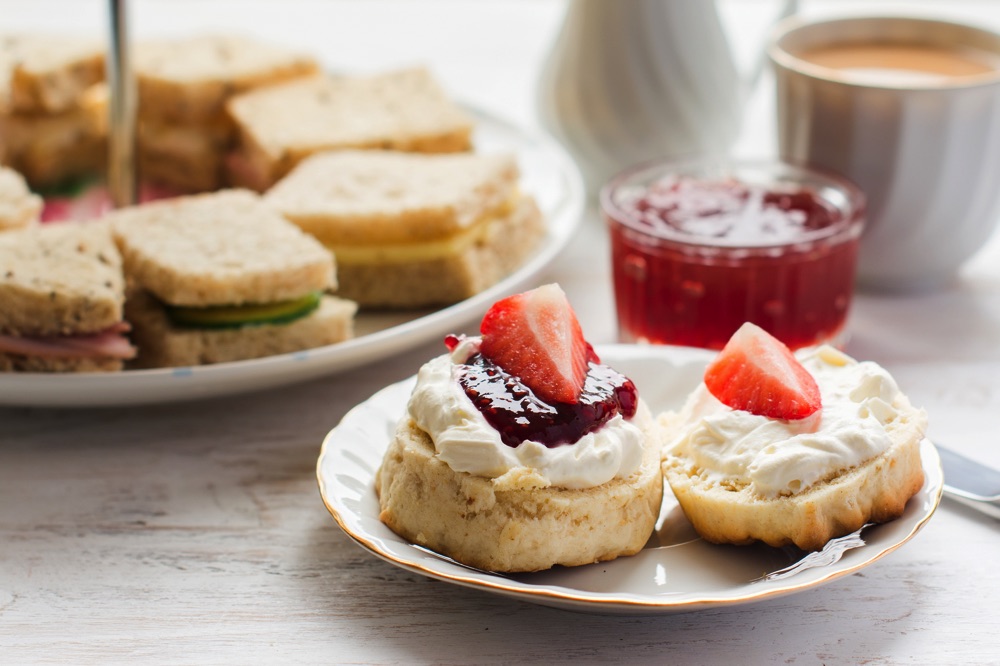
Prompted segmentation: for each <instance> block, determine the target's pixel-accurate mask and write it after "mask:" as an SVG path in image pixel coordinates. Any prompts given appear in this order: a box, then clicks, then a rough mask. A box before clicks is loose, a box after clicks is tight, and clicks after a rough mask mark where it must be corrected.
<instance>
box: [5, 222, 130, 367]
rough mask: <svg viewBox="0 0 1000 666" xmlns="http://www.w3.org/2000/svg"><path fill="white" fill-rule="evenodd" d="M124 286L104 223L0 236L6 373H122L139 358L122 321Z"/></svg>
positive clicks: (39, 228)
mask: <svg viewBox="0 0 1000 666" xmlns="http://www.w3.org/2000/svg"><path fill="white" fill-rule="evenodd" d="M124 285H125V281H124V278H123V276H122V265H121V256H120V255H119V254H118V250H117V249H116V248H115V244H114V242H113V240H112V238H111V234H110V233H109V231H108V228H107V226H105V225H103V224H100V223H89V224H50V225H44V226H36V227H32V228H29V229H19V230H15V231H10V232H7V233H3V234H0V370H2V371H6V372H93V371H115V370H121V368H122V364H123V362H124V361H125V360H127V359H130V358H132V357H133V356H135V349H134V348H133V347H132V345H131V344H130V343H129V341H128V339H127V338H126V337H125V333H126V332H127V330H128V325H127V324H125V323H124V322H123V321H122V304H123V302H124V300H125V294H124V289H125V286H124Z"/></svg>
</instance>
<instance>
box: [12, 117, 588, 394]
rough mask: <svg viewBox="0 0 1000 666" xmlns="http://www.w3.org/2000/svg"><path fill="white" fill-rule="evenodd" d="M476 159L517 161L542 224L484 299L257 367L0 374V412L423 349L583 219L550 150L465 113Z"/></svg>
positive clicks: (292, 372)
mask: <svg viewBox="0 0 1000 666" xmlns="http://www.w3.org/2000/svg"><path fill="white" fill-rule="evenodd" d="M465 108H466V110H467V111H468V112H469V113H470V114H472V116H473V117H474V119H475V121H476V129H475V133H474V137H473V140H474V144H475V149H476V151H477V152H481V153H499V152H509V153H513V154H514V155H516V157H517V161H518V166H519V167H520V169H521V187H522V189H523V191H524V192H526V193H530V194H532V195H533V196H534V197H535V199H536V200H537V202H538V205H539V207H540V208H541V210H542V213H543V214H544V215H545V218H546V224H547V235H546V237H545V239H544V240H543V242H542V246H541V247H540V248H539V250H538V251H537V252H536V253H535V254H534V255H533V256H532V257H531V258H530V259H528V261H527V262H526V263H525V264H524V265H523V266H521V268H520V269H518V270H517V271H515V272H514V273H512V274H511V275H509V276H507V277H506V278H505V279H503V280H501V281H500V282H498V283H497V284H495V285H493V286H492V287H490V288H488V289H486V290H485V291H483V292H481V293H479V294H477V295H476V296H473V297H472V298H468V299H466V300H464V301H461V302H459V303H456V304H454V305H451V306H449V307H445V308H443V309H440V310H434V311H426V310H425V311H418V312H401V313H392V314H388V313H370V314H369V313H364V312H363V313H361V314H359V315H358V317H357V321H356V324H355V326H356V337H355V338H353V339H351V340H348V341H345V342H341V343H338V344H334V345H329V346H326V347H318V348H314V349H308V350H304V351H301V352H295V353H291V354H281V355H278V356H269V357H266V358H261V359H253V360H247V361H237V362H232V363H219V364H215V365H203V366H194V367H181V368H161V369H154V370H124V371H122V372H116V373H77V374H68V373H67V374H43V373H0V405H8V406H37V407H95V406H124V405H136V404H149V403H163V402H174V401H181V400H192V399H201V398H206V397H213V396H222V395H233V394H237V393H243V392H248V391H254V390H260V389H266V388H274V387H277V386H283V385H287V384H291V383H294V382H300V381H305V380H309V379H314V378H317V377H322V376H326V375H331V374H334V373H337V372H342V371H345V370H348V369H351V368H355V367H358V366H361V365H364V364H366V363H368V362H371V361H375V360H380V359H384V358H385V357H387V356H391V355H392V354H395V353H399V352H402V351H405V350H407V349H410V348H412V347H416V346H419V345H421V344H424V343H427V342H430V341H432V340H434V339H436V338H440V337H441V336H443V335H445V334H447V333H450V332H452V331H454V330H456V329H457V328H458V327H460V326H462V325H464V324H466V323H468V322H470V321H473V320H475V319H476V318H477V317H479V316H481V315H482V313H483V312H484V311H485V310H486V308H487V307H489V305H490V304H491V303H493V302H494V301H496V300H498V299H499V298H502V297H503V296H506V295H508V294H511V293H514V292H517V291H521V290H523V289H525V288H527V287H529V286H531V283H532V281H533V280H534V279H535V277H536V276H537V275H538V274H539V273H540V272H541V271H542V270H543V269H545V267H546V266H548V264H549V263H550V262H551V261H552V260H553V259H554V258H555V257H556V256H557V255H558V254H559V252H560V251H561V250H562V249H563V248H564V247H565V246H566V244H567V243H568V242H569V240H570V239H571V238H572V237H573V235H574V232H575V230H576V228H577V226H578V225H579V224H580V222H581V219H582V217H583V209H584V203H585V192H584V187H583V182H582V179H581V176H580V173H579V171H578V169H577V167H576V165H575V164H574V163H573V161H572V160H571V159H570V158H569V156H568V155H567V154H566V152H565V151H564V150H563V149H562V147H561V146H559V144H557V143H556V142H555V141H554V140H552V139H550V138H548V137H547V136H545V135H543V134H540V133H534V132H529V131H526V130H525V129H523V128H520V127H517V126H515V125H513V124H511V123H509V122H507V121H505V120H502V119H500V118H498V117H496V116H494V115H492V114H489V113H486V112H483V111H479V110H476V109H470V108H469V107H465Z"/></svg>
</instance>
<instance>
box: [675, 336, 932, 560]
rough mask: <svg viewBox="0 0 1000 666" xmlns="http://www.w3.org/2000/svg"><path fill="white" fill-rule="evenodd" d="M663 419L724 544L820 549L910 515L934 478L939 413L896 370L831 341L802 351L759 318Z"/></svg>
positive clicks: (683, 486) (684, 495)
mask: <svg viewBox="0 0 1000 666" xmlns="http://www.w3.org/2000/svg"><path fill="white" fill-rule="evenodd" d="M659 420H660V421H661V423H662V425H663V427H664V435H665V438H666V443H665V448H664V460H663V471H664V474H665V476H666V479H667V482H668V483H669V485H670V488H671V489H672V490H673V492H674V495H675V496H676V497H677V501H678V502H679V503H680V505H681V508H682V509H683V510H684V513H685V515H686V516H687V517H688V519H689V520H690V521H691V523H692V524H693V525H694V527H695V529H696V530H697V532H698V533H699V534H700V535H701V536H702V537H703V538H705V539H706V540H707V541H711V542H715V543H731V544H746V543H750V542H753V541H762V542H764V543H767V544H769V545H771V546H786V545H794V546H797V547H799V548H801V549H803V550H819V549H821V548H822V547H823V546H824V545H825V544H826V543H827V542H828V541H829V540H830V539H833V538H836V537H839V536H843V535H846V534H850V533H851V532H854V531H856V530H858V529H860V528H861V527H863V526H864V525H865V524H867V523H882V522H887V521H889V520H893V519H895V518H898V517H899V516H900V515H901V514H902V513H903V510H904V508H905V506H906V503H907V501H908V500H909V499H910V498H911V497H912V496H913V495H914V494H916V493H917V492H918V491H919V490H920V488H921V487H922V486H923V482H924V474H923V467H922V464H921V459H920V444H921V441H922V440H923V438H924V431H925V429H926V426H927V416H926V414H925V413H924V412H923V410H920V409H917V408H915V407H914V406H913V405H912V404H911V403H910V401H909V400H908V399H907V397H906V396H905V395H904V394H903V393H902V392H901V391H900V390H899V387H898V386H897V384H896V382H895V381H894V380H893V378H892V377H891V375H890V374H889V373H888V372H887V371H886V370H885V369H884V368H882V367H881V366H879V365H878V364H876V363H874V362H871V361H864V362H858V361H856V360H854V359H853V358H851V357H850V356H847V355H846V354H844V353H843V352H841V351H838V350H837V349H834V348H833V347H829V346H820V347H816V348H810V349H806V350H802V351H800V352H799V353H798V354H797V355H793V354H792V352H790V351H789V350H788V348H787V347H785V346H784V345H783V344H782V343H781V342H779V341H778V340H776V339H774V338H773V337H771V336H770V335H769V334H768V333H766V332H765V331H763V330H762V329H760V328H758V327H757V326H754V325H753V324H744V326H743V327H742V328H740V330H739V331H737V332H736V334H734V335H733V337H732V339H731V340H730V341H729V343H728V344H727V345H726V347H725V348H724V349H723V350H722V351H721V352H720V354H719V355H718V357H717V358H716V359H715V360H714V361H713V362H712V363H710V364H709V366H708V368H707V370H706V372H705V378H704V381H703V382H702V383H701V384H700V385H699V386H698V387H697V388H696V389H695V390H694V391H693V392H692V393H691V395H690V396H689V397H688V400H687V402H686V404H685V406H684V407H683V409H681V410H680V411H679V412H676V413H667V414H664V415H662V416H660V418H659Z"/></svg>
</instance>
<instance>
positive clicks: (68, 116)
mask: <svg viewBox="0 0 1000 666" xmlns="http://www.w3.org/2000/svg"><path fill="white" fill-rule="evenodd" d="M107 108H108V90H107V86H105V85H104V84H103V83H98V84H95V85H93V86H91V87H90V88H87V89H86V90H84V91H83V92H82V93H81V94H80V96H79V98H78V99H77V100H76V103H75V105H74V106H72V107H70V108H68V109H65V110H63V111H59V112H57V113H0V156H2V161H3V163H4V164H6V165H8V166H10V167H11V168H13V169H15V170H17V171H18V172H19V173H20V174H21V175H22V176H24V179H25V180H27V181H28V183H29V184H30V185H31V186H32V187H34V188H41V189H45V188H52V187H59V186H62V185H63V184H64V183H66V182H67V181H71V180H73V179H76V178H79V177H82V176H90V175H93V174H97V173H99V172H100V171H101V170H102V169H103V166H104V163H105V159H106V155H107V135H108V129H107Z"/></svg>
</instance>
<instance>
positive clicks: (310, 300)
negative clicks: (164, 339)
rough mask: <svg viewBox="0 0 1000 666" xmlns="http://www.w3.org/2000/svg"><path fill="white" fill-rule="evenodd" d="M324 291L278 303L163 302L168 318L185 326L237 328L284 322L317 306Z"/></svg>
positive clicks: (301, 315) (304, 314) (297, 317)
mask: <svg viewBox="0 0 1000 666" xmlns="http://www.w3.org/2000/svg"><path fill="white" fill-rule="evenodd" d="M322 297H323V293H322V292H320V291H313V292H310V293H308V294H306V295H305V296H302V297H301V298H296V299H293V300H290V301H280V302H278V303H247V304H245V305H217V306H213V307H207V308H199V307H187V306H174V305H166V306H164V307H165V309H166V311H167V316H168V317H169V318H170V321H171V322H173V323H174V324H175V325H177V326H186V327H188V328H240V327H241V326H260V325H263V324H287V323H288V322H290V321H295V320H296V319H299V318H301V317H305V316H306V315H308V314H309V313H311V312H312V311H313V310H315V309H316V308H318V307H319V303H320V299H321V298H322Z"/></svg>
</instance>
